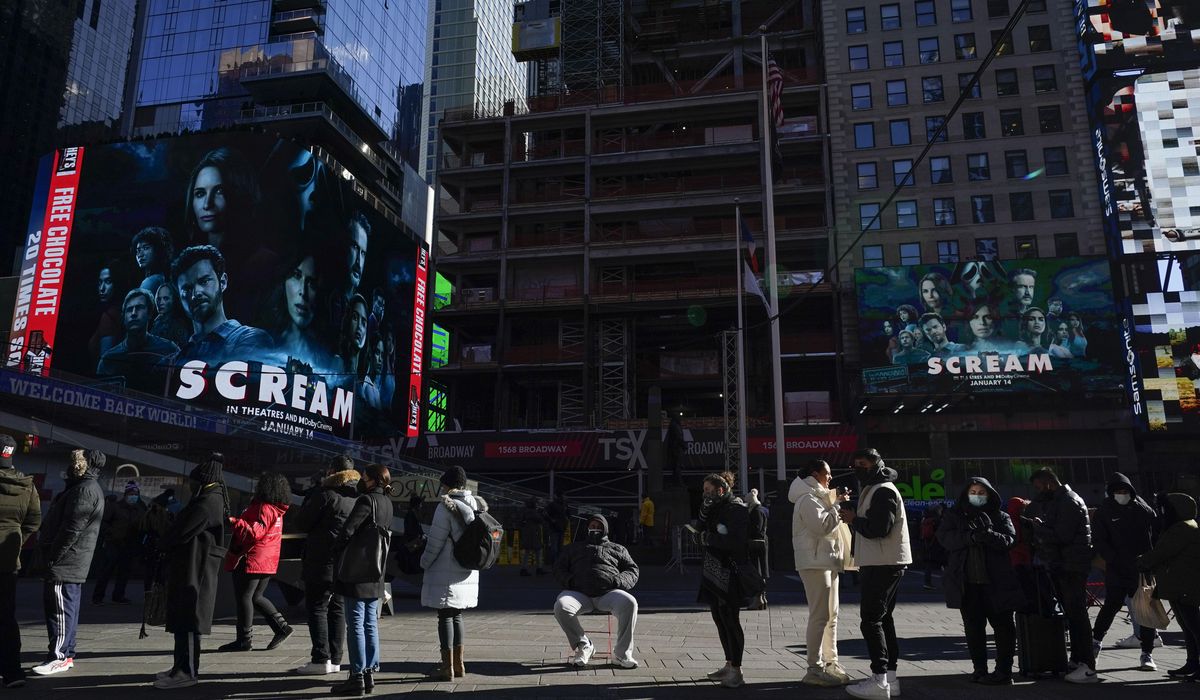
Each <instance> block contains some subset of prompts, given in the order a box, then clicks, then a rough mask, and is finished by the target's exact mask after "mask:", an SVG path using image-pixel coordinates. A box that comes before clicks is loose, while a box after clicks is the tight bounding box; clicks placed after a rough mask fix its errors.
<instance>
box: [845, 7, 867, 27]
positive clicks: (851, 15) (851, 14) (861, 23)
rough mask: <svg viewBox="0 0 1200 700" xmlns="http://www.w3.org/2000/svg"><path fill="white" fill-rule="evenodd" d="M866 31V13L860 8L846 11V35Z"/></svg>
mask: <svg viewBox="0 0 1200 700" xmlns="http://www.w3.org/2000/svg"><path fill="white" fill-rule="evenodd" d="M865 31H867V11H866V10H865V9H863V8H861V7H852V8H850V9H849V10H846V33H847V34H862V33H863V32H865Z"/></svg>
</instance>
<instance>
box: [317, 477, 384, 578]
mask: <svg viewBox="0 0 1200 700" xmlns="http://www.w3.org/2000/svg"><path fill="white" fill-rule="evenodd" d="M393 515H394V511H393V506H392V499H390V498H388V497H387V494H385V493H384V492H383V487H382V486H376V487H375V488H373V489H371V490H370V491H367V492H366V493H364V494H361V495H359V497H358V499H357V500H355V501H354V506H353V507H351V508H350V513H349V514H348V515H347V516H346V522H344V523H342V529H341V531H340V532H339V533H338V536H337V539H336V540H334V541H333V546H332V547H331V552H332V554H333V559H332V561H333V566H334V568H335V571H334V573H333V579H334V580H333V590H334V592H336V593H339V594H341V595H344V596H349V597H351V598H358V599H372V598H382V597H383V591H384V587H383V579H384V577H383V576H382V575H381V576H380V577H379V580H378V581H371V582H369V583H347V582H345V581H339V580H337V571H336V567H337V558H338V556H339V555H340V554H341V553H342V550H344V549H346V545H347V544H349V543H350V539H351V538H352V537H354V534H355V533H357V532H358V531H359V530H360V529H362V528H364V527H367V528H372V529H374V527H375V526H376V525H382V526H384V527H385V528H387V529H388V530H389V532H390V530H391V527H392V516H393ZM389 546H390V543H389ZM385 573H386V572H385Z"/></svg>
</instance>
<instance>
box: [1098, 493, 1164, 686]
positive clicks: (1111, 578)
mask: <svg viewBox="0 0 1200 700" xmlns="http://www.w3.org/2000/svg"><path fill="white" fill-rule="evenodd" d="M1156 528H1157V518H1156V517H1155V515H1154V509H1153V508H1151V507H1150V505H1149V504H1148V503H1146V502H1145V501H1143V500H1142V499H1141V498H1139V497H1138V495H1137V490H1136V489H1134V487H1133V483H1132V482H1130V481H1129V477H1127V476H1125V475H1124V474H1122V473H1120V472H1117V473H1115V474H1113V475H1112V479H1110V480H1109V482H1108V489H1107V497H1106V498H1105V499H1104V502H1103V503H1101V504H1100V507H1099V508H1098V509H1096V514H1095V515H1094V516H1093V517H1092V543H1093V544H1094V545H1095V546H1096V553H1097V554H1099V555H1100V557H1101V558H1103V559H1104V606H1103V607H1101V608H1100V612H1099V613H1098V614H1097V615H1096V623H1095V625H1093V627H1092V640H1093V641H1092V649H1093V653H1095V654H1096V655H1099V654H1100V650H1101V649H1102V648H1103V644H1104V635H1105V634H1107V633H1108V629H1109V627H1111V626H1112V623H1113V619H1114V618H1115V617H1116V615H1117V612H1119V611H1120V610H1121V606H1122V605H1124V604H1125V602H1126V600H1128V599H1129V598H1130V597H1131V596H1133V594H1134V592H1135V591H1136V590H1137V585H1138V570H1137V558H1138V557H1140V556H1141V555H1143V554H1145V553H1146V552H1149V551H1150V550H1151V549H1152V548H1153V547H1154V541H1155V540H1156V539H1158V533H1157V532H1156ZM1129 614H1130V619H1131V620H1132V621H1133V625H1134V634H1133V635H1131V636H1130V637H1127V638H1125V639H1122V640H1121V641H1119V642H1117V648H1119V649H1132V648H1137V647H1141V649H1142V657H1141V661H1140V664H1139V668H1140V669H1141V670H1143V671H1155V670H1158V666H1157V665H1156V664H1155V663H1154V657H1153V656H1152V654H1153V651H1154V646H1155V643H1156V642H1157V643H1158V645H1159V646H1161V645H1162V641H1161V640H1159V639H1158V631H1157V630H1155V629H1154V628H1153V627H1139V626H1138V624H1137V619H1135V618H1134V617H1133V609H1132V608H1130V610H1129Z"/></svg>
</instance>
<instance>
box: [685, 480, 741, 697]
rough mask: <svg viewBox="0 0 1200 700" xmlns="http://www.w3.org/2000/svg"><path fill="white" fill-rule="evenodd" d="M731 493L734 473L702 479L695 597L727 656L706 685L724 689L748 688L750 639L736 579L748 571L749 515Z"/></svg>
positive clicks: (739, 582) (738, 582)
mask: <svg viewBox="0 0 1200 700" xmlns="http://www.w3.org/2000/svg"><path fill="white" fill-rule="evenodd" d="M733 487H734V476H733V474H731V473H730V472H724V473H721V474H709V475H708V476H706V477H704V501H703V502H702V503H701V505H700V544H701V545H702V546H703V547H704V555H703V556H704V566H703V569H702V572H701V576H700V592H699V594H698V595H697V596H696V599H697V600H696V602H698V603H704V604H705V605H707V606H708V608H709V611H710V612H711V613H712V618H713V622H715V623H716V625H717V635H718V636H719V637H720V638H721V649H722V650H724V652H725V665H724V666H723V667H722V668H721V669H719V670H717V671H713V672H712V673H710V674H708V679H709V680H711V681H716V682H717V683H720V684H721V685H722V686H723V687H725V688H740V687H742V686H743V685H745V684H746V680H745V678H744V677H743V676H742V655H743V652H744V651H745V648H746V635H745V632H744V631H743V630H742V622H741V620H740V615H741V609H742V607H744V606H745V605H746V594H745V592H744V591H743V590H742V584H741V581H740V580H739V577H738V575H737V573H738V571H739V570H740V569H741V567H750V551H749V537H750V514H749V513H748V512H747V511H746V505H745V504H744V503H743V502H742V499H740V498H735V497H734V495H733Z"/></svg>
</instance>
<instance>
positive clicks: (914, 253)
mask: <svg viewBox="0 0 1200 700" xmlns="http://www.w3.org/2000/svg"><path fill="white" fill-rule="evenodd" d="M900 264H901V265H920V264H921V244H920V243H901V244H900Z"/></svg>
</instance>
